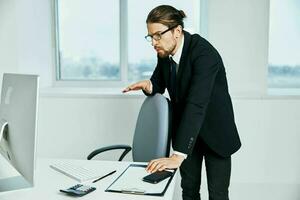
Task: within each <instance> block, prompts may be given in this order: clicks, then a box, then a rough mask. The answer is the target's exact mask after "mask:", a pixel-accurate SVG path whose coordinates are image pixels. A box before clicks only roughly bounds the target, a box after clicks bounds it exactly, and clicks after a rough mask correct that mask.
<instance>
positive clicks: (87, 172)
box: [50, 161, 101, 182]
mask: <svg viewBox="0 0 300 200" xmlns="http://www.w3.org/2000/svg"><path fill="white" fill-rule="evenodd" d="M50 167H51V168H52V169H54V170H56V171H58V172H61V173H63V174H64V175H66V176H69V177H71V178H73V179H75V180H77V181H79V182H84V181H89V180H94V179H96V178H99V177H100V176H101V174H100V173H99V172H98V173H97V172H96V171H93V170H91V169H87V168H85V167H84V166H80V165H79V164H75V163H71V162H68V161H61V162H57V163H55V164H51V165H50Z"/></svg>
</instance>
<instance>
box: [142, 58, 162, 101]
mask: <svg viewBox="0 0 300 200" xmlns="http://www.w3.org/2000/svg"><path fill="white" fill-rule="evenodd" d="M150 81H151V83H152V93H151V94H148V93H147V92H145V91H144V90H143V92H144V94H145V95H146V96H153V95H155V94H156V93H160V94H163V93H164V92H165V89H166V85H165V81H164V77H163V72H162V65H161V64H160V62H159V61H158V63H157V65H156V67H155V69H154V72H153V74H152V76H151V78H150Z"/></svg>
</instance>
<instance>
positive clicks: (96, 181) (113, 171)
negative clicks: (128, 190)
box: [93, 170, 116, 183]
mask: <svg viewBox="0 0 300 200" xmlns="http://www.w3.org/2000/svg"><path fill="white" fill-rule="evenodd" d="M115 172H116V170H114V171H112V172H110V173H108V174H106V175H104V176H102V177H100V178H98V179H96V180H94V181H93V183H96V182H97V181H100V180H101V179H103V178H105V177H107V176H110V175H112V174H113V173H115Z"/></svg>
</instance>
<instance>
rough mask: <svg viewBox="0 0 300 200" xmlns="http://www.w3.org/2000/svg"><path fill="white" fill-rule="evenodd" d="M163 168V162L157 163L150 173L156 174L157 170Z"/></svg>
mask: <svg viewBox="0 0 300 200" xmlns="http://www.w3.org/2000/svg"><path fill="white" fill-rule="evenodd" d="M164 166H165V163H164V162H159V163H158V164H157V165H156V166H155V168H154V169H153V170H152V173H154V172H157V171H160V170H159V169H161V168H164Z"/></svg>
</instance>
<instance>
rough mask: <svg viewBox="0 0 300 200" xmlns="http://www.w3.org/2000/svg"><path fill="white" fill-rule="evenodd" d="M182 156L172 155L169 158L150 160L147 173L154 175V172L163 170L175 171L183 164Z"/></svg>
mask: <svg viewBox="0 0 300 200" xmlns="http://www.w3.org/2000/svg"><path fill="white" fill-rule="evenodd" d="M183 160H184V157H183V156H182V155H177V154H173V155H172V156H170V157H169V158H159V159H155V160H151V161H150V162H149V163H148V166H147V168H146V170H147V172H149V173H154V172H156V171H163V170H165V169H177V168H178V167H180V165H181V163H182V162H183Z"/></svg>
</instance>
